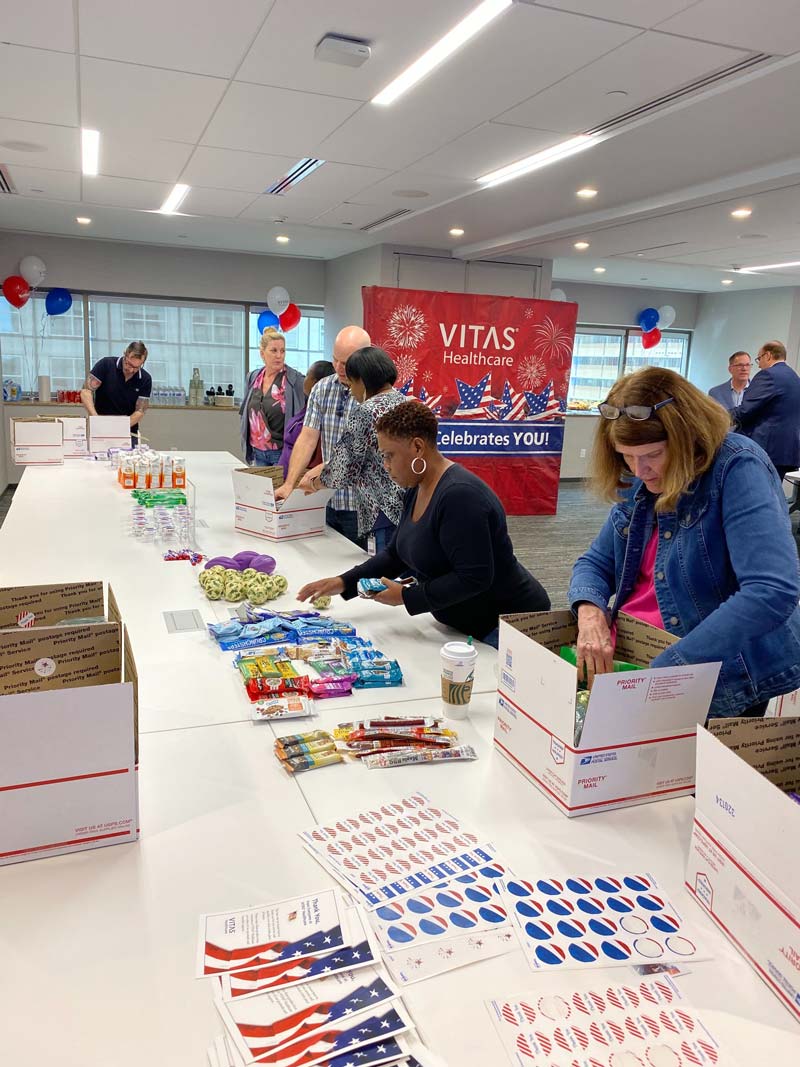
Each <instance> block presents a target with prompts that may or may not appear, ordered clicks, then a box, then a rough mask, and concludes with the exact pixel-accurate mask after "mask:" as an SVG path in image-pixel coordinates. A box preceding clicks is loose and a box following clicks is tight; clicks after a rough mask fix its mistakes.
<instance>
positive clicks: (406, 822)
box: [300, 793, 495, 908]
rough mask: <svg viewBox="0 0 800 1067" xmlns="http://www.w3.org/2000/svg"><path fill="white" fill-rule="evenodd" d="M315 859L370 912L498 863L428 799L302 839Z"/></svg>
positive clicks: (415, 798) (419, 797)
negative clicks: (349, 886) (350, 887)
mask: <svg viewBox="0 0 800 1067" xmlns="http://www.w3.org/2000/svg"><path fill="white" fill-rule="evenodd" d="M300 837H301V839H302V840H303V842H304V843H305V844H306V846H307V847H308V848H309V849H310V850H311V851H312V852H313V854H314V855H315V857H316V858H317V859H318V860H319V861H320V862H321V863H322V864H323V865H324V866H325V867H327V868H328V869H329V870H330V871H331V872H332V873H334V874H335V876H336V877H337V878H339V879H340V880H341V879H343V880H344V881H345V882H347V883H348V884H350V885H352V886H353V887H354V889H355V890H356V891H357V894H358V897H359V899H360V900H361V901H362V902H363V903H365V904H366V905H367V907H370V908H375V907H377V906H378V905H380V904H382V903H384V902H385V901H387V900H395V899H397V898H402V897H404V896H407V895H408V894H410V893H413V892H415V891H417V890H420V889H424V888H426V887H428V886H431V885H434V884H435V883H436V882H440V881H443V880H446V879H448V878H452V877H454V876H456V875H458V874H463V873H464V872H466V871H469V870H476V869H480V867H481V866H483V865H485V864H491V863H492V862H493V860H494V858H495V857H494V850H493V848H492V846H491V845H482V844H479V839H478V838H477V837H476V835H475V834H473V833H471V832H470V831H468V830H465V829H464V828H463V827H462V825H461V823H460V822H459V821H458V819H456V818H454V817H453V816H452V815H450V814H449V813H448V812H446V811H444V810H443V809H442V808H439V807H436V806H435V805H433V804H431V803H430V801H429V800H428V798H427V797H426V796H425V795H424V794H423V793H414V794H412V795H411V796H408V797H404V798H403V800H401V801H399V802H397V803H391V804H384V805H383V806H382V807H381V808H374V809H370V810H368V811H362V812H358V813H357V814H356V815H353V816H350V817H348V818H345V819H340V820H339V821H338V822H334V823H329V824H325V825H320V826H315V827H313V828H312V829H310V830H304V831H302V832H301V834H300Z"/></svg>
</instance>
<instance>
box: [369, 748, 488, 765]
mask: <svg viewBox="0 0 800 1067" xmlns="http://www.w3.org/2000/svg"><path fill="white" fill-rule="evenodd" d="M477 758H478V753H477V752H476V751H475V749H474V748H473V747H472V745H460V746H459V747H457V748H448V749H445V750H444V751H441V752H440V751H438V750H437V749H422V750H419V751H408V750H407V749H406V750H403V751H400V752H375V753H373V754H372V755H371V756H365V757H364V759H363V760H362V763H364V764H365V765H366V766H367V767H369V768H370V770H373V769H375V768H376V767H407V766H408V765H409V764H411V763H438V762H440V761H444V760H452V761H455V760H474V759H477Z"/></svg>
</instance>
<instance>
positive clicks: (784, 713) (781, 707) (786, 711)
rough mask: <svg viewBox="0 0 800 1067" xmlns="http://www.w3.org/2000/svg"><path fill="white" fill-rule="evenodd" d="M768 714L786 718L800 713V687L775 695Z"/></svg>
mask: <svg viewBox="0 0 800 1067" xmlns="http://www.w3.org/2000/svg"><path fill="white" fill-rule="evenodd" d="M767 715H768V716H770V717H773V718H776V719H786V718H790V717H792V716H795V715H800V689H793V690H792V692H791V693H783V694H782V695H781V696H779V697H773V698H772V700H770V702H769V706H768V708H767Z"/></svg>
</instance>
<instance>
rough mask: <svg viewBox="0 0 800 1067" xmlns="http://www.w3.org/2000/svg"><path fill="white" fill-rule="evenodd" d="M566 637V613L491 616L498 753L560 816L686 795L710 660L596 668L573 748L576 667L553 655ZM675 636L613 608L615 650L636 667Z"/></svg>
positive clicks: (570, 637) (714, 666)
mask: <svg viewBox="0 0 800 1067" xmlns="http://www.w3.org/2000/svg"><path fill="white" fill-rule="evenodd" d="M576 639H577V625H576V623H575V619H574V617H573V615H572V613H571V612H569V611H542V612H532V613H528V614H520V615H507V616H504V617H502V618H501V620H500V641H499V649H498V656H499V681H498V691H497V719H496V722H495V734H494V743H495V746H496V748H497V749H498V751H499V752H501V753H502V754H503V755H504V756H506V758H507V759H508V760H510V762H511V763H513V765H514V766H515V767H517V769H518V770H520V771H521V772H522V773H523V774H524V775H525V776H526V777H527V778H529V779H530V781H531V782H533V784H534V785H536V786H537V788H538V789H540V790H541V791H542V792H543V793H544V794H545V796H547V797H548V798H549V799H550V800H551V801H552V802H553V804H555V806H556V807H557V808H558V809H559V811H562V812H563V813H564V814H565V815H567V816H568V817H570V818H571V817H573V816H576V815H588V814H590V813H592V812H598V811H608V810H609V809H611V808H624V807H630V806H631V805H634V804H646V803H649V802H650V801H654V800H665V799H669V798H671V797H677V796H683V795H686V794H688V793H691V792H692V790H693V789H694V770H695V739H696V727H697V724H698V723H701V722H703V721H704V719H705V717H706V715H707V713H708V707H709V704H710V703H711V697H712V695H713V692H714V686H715V685H716V682H717V675H718V674H719V668H720V664H719V663H705V664H699V665H692V666H688V667H661V668H657V669H655V670H653V669H650V670H640V671H626V672H618V673H614V674H604V675H599V676H598V677H597V678H596V679H595V682H594V687H593V689H592V695H591V698H590V700H589V706H588V710H587V712H586V719H585V722H584V726H583V732H582V734H581V738H580V742H579V744H578V745H576V744H575V743H574V737H575V704H576V690H577V681H578V679H577V672H576V670H575V668H574V667H573V666H572V665H571V664H570V663H568V662H567V661H566V660H564V659H561V657H560V656H559V654H558V652H559V648H560V647H561V646H562V645H573V644H574V643H575V641H576ZM675 640H676V638H674V637H673V636H672V635H670V634H668V633H666V632H665V631H664V630H659V629H656V627H654V626H648V625H647V624H646V623H643V622H640V621H639V620H638V619H633V618H631V617H630V616H627V615H623V614H620V615H619V616H618V618H617V646H616V653H615V657H616V659H619V660H623V661H625V662H627V663H634V664H636V665H640V666H646V665H647V664H649V663H650V662H651V660H652V659H653V658H654V657H655V656H657V655H658V654H659V652H662V651H663V650H664V649H665V648H666V647H668V645H670V644H673V643H674V642H675Z"/></svg>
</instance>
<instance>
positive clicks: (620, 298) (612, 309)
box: [553, 278, 699, 330]
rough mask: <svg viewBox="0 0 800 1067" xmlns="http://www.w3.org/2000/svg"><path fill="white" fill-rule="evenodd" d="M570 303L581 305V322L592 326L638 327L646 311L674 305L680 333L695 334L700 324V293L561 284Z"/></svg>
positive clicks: (555, 281) (558, 283) (555, 284)
mask: <svg viewBox="0 0 800 1067" xmlns="http://www.w3.org/2000/svg"><path fill="white" fill-rule="evenodd" d="M553 288H556V289H563V290H564V292H565V293H566V296H567V300H569V301H573V302H575V303H577V304H578V322H580V323H587V324H589V325H591V326H636V325H637V322H636V318H637V316H638V314H639V312H640V311H643V310H644V308H646V307H655V308H658V307H663V305H664V304H671V305H672V307H674V308H675V310H676V312H677V313H678V314H677V318H676V319H675V322H674V324H673V329H676V330H692V329H694V326H695V322H696V320H697V305H698V298H699V294H698V293H678V292H675V291H674V290H670V289H634V288H630V287H628V286H626V285H593V284H591V283H589V282H581V283H578V282H561V281H558V279H556V278H554V279H553Z"/></svg>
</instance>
